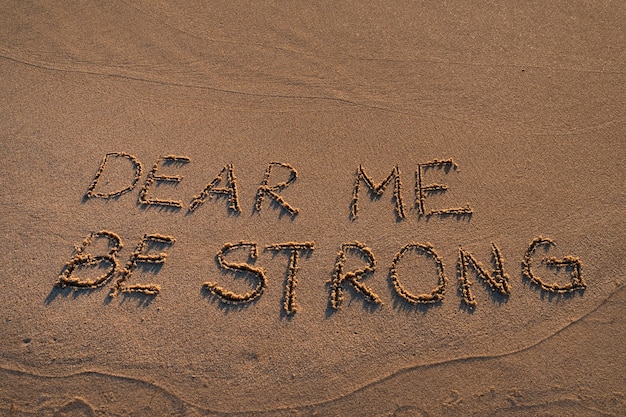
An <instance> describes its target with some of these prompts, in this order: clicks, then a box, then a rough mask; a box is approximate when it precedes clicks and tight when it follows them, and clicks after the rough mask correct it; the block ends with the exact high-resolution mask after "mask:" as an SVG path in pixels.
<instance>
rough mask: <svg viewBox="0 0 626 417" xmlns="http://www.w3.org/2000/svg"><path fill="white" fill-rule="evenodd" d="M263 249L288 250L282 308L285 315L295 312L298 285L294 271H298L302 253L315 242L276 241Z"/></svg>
mask: <svg viewBox="0 0 626 417" xmlns="http://www.w3.org/2000/svg"><path fill="white" fill-rule="evenodd" d="M265 249H266V250H270V251H275V252H280V251H289V267H288V268H289V269H288V272H287V284H286V285H285V294H284V298H285V302H284V303H283V309H284V310H285V313H287V315H292V314H295V312H296V311H297V310H298V309H299V306H298V304H297V303H296V288H297V286H298V278H297V277H296V272H297V271H298V260H299V259H300V257H301V256H302V254H303V253H306V252H312V251H313V250H315V242H304V243H297V242H287V243H277V244H274V245H268V246H266V247H265Z"/></svg>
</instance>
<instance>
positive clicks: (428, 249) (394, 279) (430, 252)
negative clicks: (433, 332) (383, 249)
mask: <svg viewBox="0 0 626 417" xmlns="http://www.w3.org/2000/svg"><path fill="white" fill-rule="evenodd" d="M409 251H414V252H417V253H420V254H423V255H425V256H427V257H428V258H432V259H433V261H434V262H435V265H436V267H437V277H438V282H437V286H436V287H435V288H433V290H432V291H431V292H430V294H418V295H415V294H412V293H411V292H409V291H408V290H407V289H406V288H405V287H404V285H402V283H401V282H400V279H399V278H398V271H397V266H398V263H399V262H400V259H402V258H403V257H404V255H405V254H406V253H407V252H409ZM389 272H390V273H389V279H390V280H391V283H392V284H393V288H394V289H395V290H396V293H397V294H398V295H399V296H400V297H402V298H403V299H404V300H406V301H407V302H409V303H411V304H433V303H438V302H440V301H442V300H443V296H444V294H445V292H446V284H447V282H448V278H447V277H446V273H445V269H444V263H443V259H441V257H440V256H439V255H438V254H437V252H436V251H435V249H434V248H433V246H432V245H431V244H430V243H429V242H426V243H424V244H422V243H409V244H408V245H405V246H404V247H403V248H402V249H400V251H399V252H398V253H397V254H396V255H395V256H394V258H393V261H391V268H390V271H389Z"/></svg>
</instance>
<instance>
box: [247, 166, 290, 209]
mask: <svg viewBox="0 0 626 417" xmlns="http://www.w3.org/2000/svg"><path fill="white" fill-rule="evenodd" d="M274 167H282V168H286V169H288V170H289V178H288V179H287V181H282V182H279V183H278V184H276V185H271V186H270V185H269V180H270V176H271V174H272V168H274ZM297 178H298V171H296V169H295V168H294V167H292V166H291V165H289V164H286V163H284V162H270V164H269V165H268V167H267V169H266V170H265V175H264V176H263V181H262V182H261V185H260V186H259V189H258V190H257V193H256V202H255V203H254V209H255V210H256V211H261V208H262V207H263V200H264V199H265V197H269V198H270V199H271V200H272V201H273V202H275V203H276V204H278V205H279V206H280V207H282V208H283V209H284V210H286V211H287V212H288V213H289V214H290V215H291V216H295V215H296V214H298V212H299V211H300V210H299V209H298V208H296V207H293V206H292V205H291V204H289V203H287V201H286V200H285V199H284V198H283V197H282V196H281V195H280V194H278V193H279V192H281V191H282V190H284V189H285V188H287V186H289V184H291V183H293V182H294V181H295V180H296V179H297Z"/></svg>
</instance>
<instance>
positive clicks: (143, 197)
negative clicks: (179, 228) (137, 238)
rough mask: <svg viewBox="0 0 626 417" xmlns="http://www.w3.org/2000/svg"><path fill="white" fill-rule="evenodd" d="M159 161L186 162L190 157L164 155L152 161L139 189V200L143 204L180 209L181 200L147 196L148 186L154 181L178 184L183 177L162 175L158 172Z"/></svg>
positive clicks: (189, 160)
mask: <svg viewBox="0 0 626 417" xmlns="http://www.w3.org/2000/svg"><path fill="white" fill-rule="evenodd" d="M161 161H163V163H164V164H186V163H189V162H191V159H190V158H188V157H186V156H178V155H166V156H162V157H160V158H159V159H157V161H156V162H155V163H154V166H153V167H152V170H151V171H150V172H149V173H148V178H146V182H145V183H144V185H143V187H142V188H141V191H139V202H140V203H141V204H143V205H148V206H150V205H153V206H162V207H170V208H175V209H180V208H182V207H183V202H182V201H179V200H163V199H159V198H154V197H149V196H148V192H149V191H150V188H151V187H152V186H153V185H155V184H156V183H171V184H178V183H179V182H181V181H182V179H183V177H182V176H180V175H162V174H158V175H157V172H158V171H159V166H160V163H161Z"/></svg>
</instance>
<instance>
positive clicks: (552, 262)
mask: <svg viewBox="0 0 626 417" xmlns="http://www.w3.org/2000/svg"><path fill="white" fill-rule="evenodd" d="M550 246H556V244H555V243H554V242H553V241H552V239H550V238H544V237H541V236H539V237H537V238H535V239H533V241H532V242H531V243H530V246H529V247H528V250H526V253H525V254H524V260H523V261H522V273H523V274H524V276H525V277H526V278H528V279H529V280H530V281H531V282H532V283H534V284H536V285H538V286H540V287H541V289H543V290H545V291H548V292H552V293H558V294H563V293H571V292H574V291H584V290H585V289H586V288H587V283H586V282H585V280H584V279H583V274H582V261H581V260H580V258H578V257H577V256H571V255H570V256H565V257H564V258H563V259H557V258H555V257H553V256H551V257H545V258H543V259H542V260H541V263H542V264H544V265H546V266H547V267H549V268H557V269H558V268H563V267H566V268H571V269H572V272H571V274H570V278H571V282H570V283H569V284H564V285H561V284H558V283H556V282H554V283H552V284H548V283H546V282H545V281H544V280H543V279H542V278H541V277H539V276H538V275H536V274H535V273H534V272H533V270H532V258H533V255H534V253H535V251H536V249H537V248H538V247H544V248H546V249H547V248H549V247H550Z"/></svg>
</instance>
